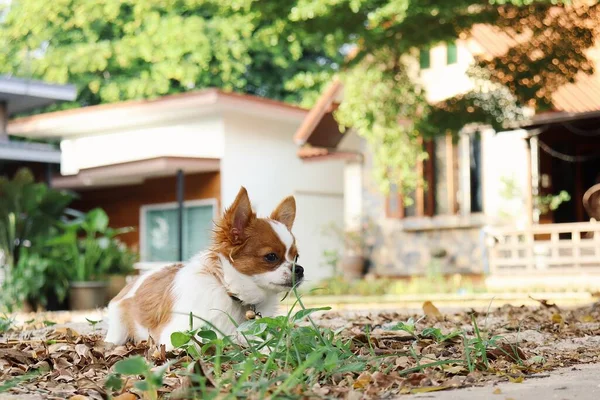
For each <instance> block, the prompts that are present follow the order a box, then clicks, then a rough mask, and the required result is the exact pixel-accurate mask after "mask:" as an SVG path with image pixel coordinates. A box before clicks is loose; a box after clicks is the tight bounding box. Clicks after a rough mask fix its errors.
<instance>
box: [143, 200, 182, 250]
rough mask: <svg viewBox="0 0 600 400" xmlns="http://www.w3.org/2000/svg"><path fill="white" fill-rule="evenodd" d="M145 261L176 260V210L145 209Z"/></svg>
mask: <svg viewBox="0 0 600 400" xmlns="http://www.w3.org/2000/svg"><path fill="white" fill-rule="evenodd" d="M142 234H143V235H144V241H145V243H146V246H145V253H146V254H144V256H145V257H144V258H145V261H174V260H177V211H176V210H174V209H156V210H154V209H151V210H146V225H145V227H144V232H142Z"/></svg>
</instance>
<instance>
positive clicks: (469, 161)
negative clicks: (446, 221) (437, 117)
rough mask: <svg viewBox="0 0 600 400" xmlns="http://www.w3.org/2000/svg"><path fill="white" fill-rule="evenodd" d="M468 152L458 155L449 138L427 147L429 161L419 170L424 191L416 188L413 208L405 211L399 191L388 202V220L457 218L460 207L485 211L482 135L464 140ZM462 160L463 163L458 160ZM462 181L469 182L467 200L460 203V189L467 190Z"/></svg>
mask: <svg viewBox="0 0 600 400" xmlns="http://www.w3.org/2000/svg"><path fill="white" fill-rule="evenodd" d="M461 143H462V144H463V145H466V144H468V147H465V148H464V149H465V150H466V149H467V148H468V151H459V144H455V143H454V142H453V140H452V137H451V136H450V135H448V136H445V137H437V138H435V139H434V140H432V141H429V142H426V143H425V149H426V150H427V153H428V155H429V157H428V159H427V160H425V161H424V162H423V164H422V165H418V166H417V169H418V171H419V173H420V174H421V175H422V176H423V179H424V182H425V187H424V188H417V190H416V191H415V192H413V193H412V194H411V198H412V199H413V204H412V205H411V206H410V207H405V206H404V204H403V202H402V198H401V196H400V195H399V194H398V193H397V191H396V190H395V188H394V190H393V192H392V193H391V194H390V196H388V198H387V206H386V215H387V217H389V218H405V217H424V216H433V215H455V214H457V213H458V211H459V203H460V204H463V207H461V208H463V209H464V207H466V209H467V210H468V212H471V213H478V212H482V211H483V191H482V189H483V185H482V180H483V173H482V172H483V171H482V158H481V139H480V136H479V135H473V136H465V137H464V138H463V139H461ZM459 157H460V159H459ZM461 177H463V178H465V177H468V178H467V181H468V188H467V190H466V192H464V193H466V194H467V199H466V200H464V201H462V202H461V201H459V199H458V194H459V187H464V186H463V183H466V181H462V182H463V183H461V179H462V178H461Z"/></svg>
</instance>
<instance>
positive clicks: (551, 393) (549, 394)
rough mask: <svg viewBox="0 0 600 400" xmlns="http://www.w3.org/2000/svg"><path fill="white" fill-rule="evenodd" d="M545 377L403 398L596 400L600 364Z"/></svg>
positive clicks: (561, 371)
mask: <svg viewBox="0 0 600 400" xmlns="http://www.w3.org/2000/svg"><path fill="white" fill-rule="evenodd" d="M548 375H549V376H548V377H545V378H544V377H540V378H529V379H526V380H525V381H523V382H522V383H500V384H498V385H496V386H485V387H476V388H467V389H457V390H451V391H443V392H435V393H433V392H432V393H421V394H416V395H413V396H404V397H401V398H404V399H410V398H413V399H432V400H495V399H498V400H531V399H538V400H598V399H600V364H587V365H578V366H576V367H569V368H562V369H558V370H555V371H552V372H550V373H548Z"/></svg>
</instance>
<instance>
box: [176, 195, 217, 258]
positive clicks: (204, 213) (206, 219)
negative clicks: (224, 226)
mask: <svg viewBox="0 0 600 400" xmlns="http://www.w3.org/2000/svg"><path fill="white" fill-rule="evenodd" d="M183 220H184V222H183V258H184V260H189V259H190V258H191V257H193V256H194V255H196V254H197V253H198V252H200V251H204V250H206V249H208V246H209V245H210V238H211V234H212V227H213V206H212V205H202V206H188V207H186V209H185V214H184V219H183Z"/></svg>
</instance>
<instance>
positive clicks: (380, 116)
mask: <svg viewBox="0 0 600 400" xmlns="http://www.w3.org/2000/svg"><path fill="white" fill-rule="evenodd" d="M343 79H344V88H345V91H344V101H343V102H342V104H341V105H340V107H339V108H338V110H337V111H336V113H335V117H336V119H337V120H338V122H339V123H340V124H341V125H343V126H347V127H352V128H353V129H354V130H355V131H356V132H357V133H358V134H359V135H360V136H362V137H363V138H365V139H366V141H367V143H368V144H369V146H370V149H371V151H372V153H373V158H372V170H373V173H374V178H375V179H376V182H378V183H379V186H380V189H381V191H383V192H384V193H388V192H389V191H390V189H391V185H396V186H398V187H399V190H400V192H402V193H410V192H412V191H413V190H414V189H415V188H416V187H417V184H418V183H419V180H418V179H417V178H418V177H417V176H416V174H415V173H413V172H414V166H415V165H416V163H417V162H418V161H422V160H423V159H424V158H425V157H426V153H425V152H424V151H423V150H422V148H421V145H420V142H419V132H418V131H417V130H415V129H414V126H413V124H412V123H408V124H401V123H399V118H407V117H408V118H410V117H411V116H414V115H417V114H418V113H419V112H422V110H423V109H424V106H425V104H426V101H425V97H424V92H423V90H421V89H420V88H419V87H418V85H416V84H415V83H414V82H415V80H416V77H415V76H410V74H409V69H408V68H407V66H406V65H405V64H404V63H402V62H401V60H400V54H398V53H397V52H396V51H391V50H389V51H385V50H378V51H376V52H375V53H374V55H372V56H369V57H365V58H364V59H363V60H362V61H361V62H360V63H358V64H357V65H356V66H355V67H354V68H353V69H351V70H349V71H348V72H346V74H345V75H344V78H343Z"/></svg>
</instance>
